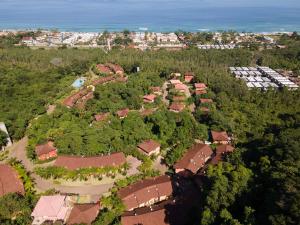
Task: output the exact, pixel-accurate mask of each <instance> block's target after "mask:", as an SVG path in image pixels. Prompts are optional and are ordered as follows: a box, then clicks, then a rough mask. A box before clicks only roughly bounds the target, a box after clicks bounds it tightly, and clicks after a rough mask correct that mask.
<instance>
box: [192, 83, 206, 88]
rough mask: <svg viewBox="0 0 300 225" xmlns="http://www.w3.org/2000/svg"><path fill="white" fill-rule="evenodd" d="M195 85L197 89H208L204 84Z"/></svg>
mask: <svg viewBox="0 0 300 225" xmlns="http://www.w3.org/2000/svg"><path fill="white" fill-rule="evenodd" d="M194 85H195V88H196V89H200V88H207V87H206V84H204V83H195V84H194Z"/></svg>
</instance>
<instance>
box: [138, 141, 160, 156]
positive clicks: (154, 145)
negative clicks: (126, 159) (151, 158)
mask: <svg viewBox="0 0 300 225" xmlns="http://www.w3.org/2000/svg"><path fill="white" fill-rule="evenodd" d="M138 149H139V150H141V151H142V152H143V153H146V154H147V155H158V154H159V152H160V144H159V143H158V142H156V141H154V140H151V139H150V140H146V141H144V142H142V143H140V144H139V145H138Z"/></svg>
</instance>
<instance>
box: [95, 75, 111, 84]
mask: <svg viewBox="0 0 300 225" xmlns="http://www.w3.org/2000/svg"><path fill="white" fill-rule="evenodd" d="M114 80H115V78H114V76H107V77H101V78H99V79H97V80H94V81H93V85H99V84H105V83H107V82H110V81H114Z"/></svg>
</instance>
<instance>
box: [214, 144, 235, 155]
mask: <svg viewBox="0 0 300 225" xmlns="http://www.w3.org/2000/svg"><path fill="white" fill-rule="evenodd" d="M233 151H234V147H232V146H231V145H218V146H217V148H216V153H217V154H223V153H228V152H233Z"/></svg>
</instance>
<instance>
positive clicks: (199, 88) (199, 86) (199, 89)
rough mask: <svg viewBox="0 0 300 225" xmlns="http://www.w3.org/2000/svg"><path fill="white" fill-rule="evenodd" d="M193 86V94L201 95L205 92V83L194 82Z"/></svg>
mask: <svg viewBox="0 0 300 225" xmlns="http://www.w3.org/2000/svg"><path fill="white" fill-rule="evenodd" d="M194 86H195V94H196V95H201V94H206V93H207V91H206V89H207V86H206V84H204V83H195V84H194Z"/></svg>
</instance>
